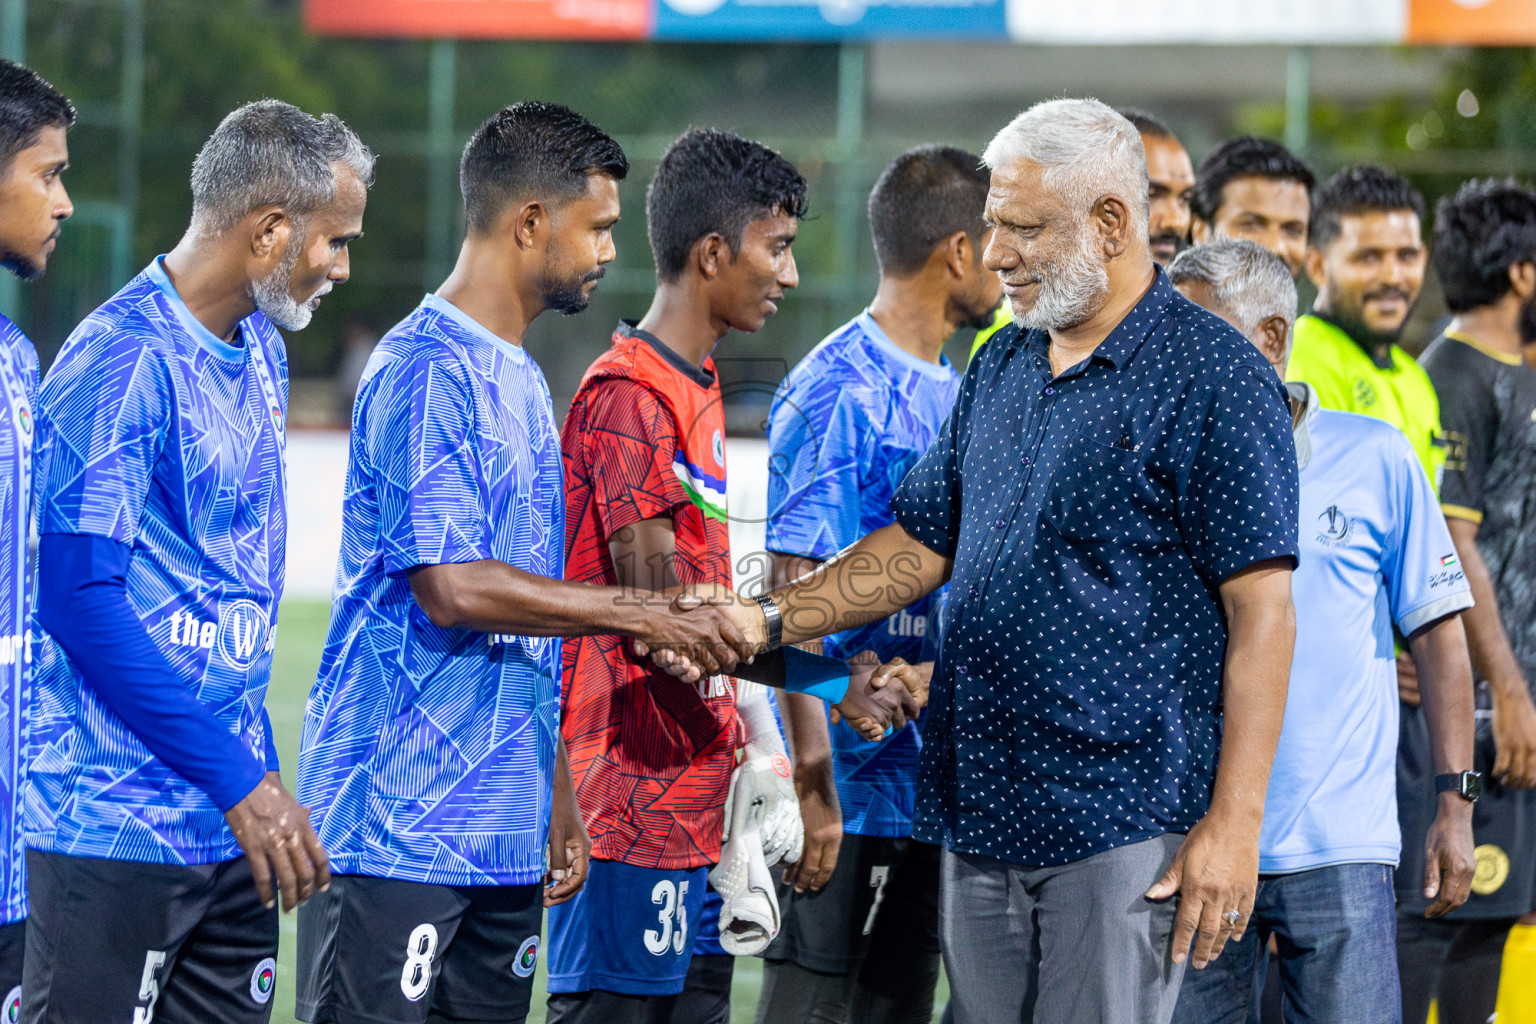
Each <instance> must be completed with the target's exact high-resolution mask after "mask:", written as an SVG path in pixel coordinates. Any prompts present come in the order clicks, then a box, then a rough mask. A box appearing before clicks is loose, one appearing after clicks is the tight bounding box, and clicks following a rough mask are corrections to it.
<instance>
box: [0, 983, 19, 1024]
mask: <svg viewBox="0 0 1536 1024" xmlns="http://www.w3.org/2000/svg"><path fill="white" fill-rule="evenodd" d="M0 1019H3V1020H4V1021H5V1024H16V1022H17V1021H19V1020H21V986H20V985H13V986H11V990H10V991H9V992H7V993H6V994H5V1013H4V1017H3V1018H0Z"/></svg>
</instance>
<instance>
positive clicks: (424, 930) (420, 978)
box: [400, 924, 437, 1003]
mask: <svg viewBox="0 0 1536 1024" xmlns="http://www.w3.org/2000/svg"><path fill="white" fill-rule="evenodd" d="M436 955H437V928H436V927H434V926H433V925H430V924H419V925H417V926H416V929H415V930H414V931H412V932H411V937H410V938H409V939H406V940H405V966H404V967H403V968H401V969H400V991H401V992H402V993H404V994H405V998H407V999H409V1000H410V1001H411V1002H413V1003H414V1002H416V1001H417V1000H418V999H420V998H421V997H422V996H424V995H426V994H427V989H428V988H429V987H430V986H431V984H432V958H433V957H434V956H436Z"/></svg>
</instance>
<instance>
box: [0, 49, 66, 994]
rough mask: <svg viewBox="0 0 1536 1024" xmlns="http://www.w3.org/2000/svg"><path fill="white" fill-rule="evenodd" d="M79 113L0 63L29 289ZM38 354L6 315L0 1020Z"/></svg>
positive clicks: (15, 240)
mask: <svg viewBox="0 0 1536 1024" xmlns="http://www.w3.org/2000/svg"><path fill="white" fill-rule="evenodd" d="M74 121H75V108H74V107H72V106H71V105H70V103H69V100H67V99H65V98H64V97H63V95H61V94H60V93H59V91H58V90H56V89H55V88H54V87H53V86H51V85H49V84H48V83H47V82H45V81H43V80H42V79H41V78H39V77H38V76H37V75H36V74H35V73H34V72H32V71H29V70H28V69H27V68H24V67H22V66H21V65H20V64H15V63H13V62H11V61H8V60H0V263H3V264H4V266H5V269H7V270H9V271H10V272H11V273H13V274H15V275H16V276H17V277H19V278H21V279H22V280H24V281H28V280H32V279H33V278H36V277H38V276H40V275H41V274H42V273H43V270H44V268H45V267H46V266H47V265H48V257H49V256H50V255H51V254H52V253H53V249H54V246H55V244H56V243H57V241H58V237H59V230H60V227H61V225H62V223H63V222H64V220H65V219H66V218H68V217H69V215H70V214H71V213H72V212H73V210H74V208H73V207H72V206H71V205H70V202H69V195H68V194H67V193H66V192H65V191H64V180H63V174H64V169H65V167H67V166H68V164H69V144H68V140H67V138H66V133H67V132H68V131H69V126H70V125H72V124H74ZM37 389H38V372H37V350H36V349H34V348H33V347H32V342H31V341H29V340H28V339H27V336H26V335H24V334H22V333H21V330H20V328H18V327H17V326H16V325H15V324H13V323H11V321H10V320H8V319H6V317H5V316H4V314H0V993H4V1001H3V1002H0V1020H6V1021H11V1020H16V1019H18V1014H19V1013H20V1009H21V970H22V950H23V948H24V936H25V932H26V927H27V926H26V920H25V918H26V916H27V890H26V882H25V876H24V873H23V862H24V858H23V852H22V840H21V783H22V780H23V778H24V776H25V769H26V759H25V758H26V751H25V750H24V749H23V744H24V743H25V742H26V736H25V733H24V731H23V723H24V721H25V718H24V715H23V708H24V707H25V703H26V690H27V687H28V685H29V682H30V671H31V667H32V647H31V643H30V641H29V639H28V633H29V632H30V619H31V615H32V586H31V573H30V572H29V567H28V565H27V560H28V559H27V540H28V537H29V535H30V534H31V532H32V439H33V436H34V434H35V433H36V431H35V427H34V414H33V408H34V407H35V406H36V404H37Z"/></svg>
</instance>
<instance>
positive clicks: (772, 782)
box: [725, 681, 805, 865]
mask: <svg viewBox="0 0 1536 1024" xmlns="http://www.w3.org/2000/svg"><path fill="white" fill-rule="evenodd" d="M736 714H737V717H738V718H739V719H740V720H741V724H742V729H743V731H744V732H745V734H746V739H747V745H746V758H745V760H743V761H742V763H741V764H740V765H739V766H738V767H737V769H736V772H735V774H734V775H732V776H731V794H730V796H728V797H727V798H726V805H725V839H726V840H729V839H730V838H731V828H732V821H733V819H734V814H733V813H732V812H733V807H734V805H735V803H736V802H737V801H738V800H748V801H753V802H760V803H761V804H762V809H761V817H760V818H759V819H758V821H757V828H758V831H759V833H760V834H761V836H762V839H763V861H764V863H765V864H769V865H772V864H777V863H778V862H779V861H781V860H782V861H786V862H788V863H791V864H792V863H794V862H795V861H797V860H799V859H800V854H801V852H802V850H803V848H804V846H805V826H804V824H803V823H802V822H801V821H800V799H799V797H798V796H797V795H796V793H795V784H794V779H793V775H794V772H793V770H792V768H791V766H790V762H789V755H788V754H787V753H786V752H785V749H784V737H783V735H782V734H780V732H779V726H778V722H777V721H775V719H774V715H773V705H772V704H770V703H769V698H768V690H767V688H766V687H763V686H759V685H758V684H756V683H749V682H746V681H742V682H739V683H738V684H737V691H736Z"/></svg>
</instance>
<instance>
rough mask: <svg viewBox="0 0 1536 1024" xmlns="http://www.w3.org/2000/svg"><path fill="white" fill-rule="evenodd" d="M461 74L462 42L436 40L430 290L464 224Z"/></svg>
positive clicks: (443, 273)
mask: <svg viewBox="0 0 1536 1024" xmlns="http://www.w3.org/2000/svg"><path fill="white" fill-rule="evenodd" d="M457 76H458V44H457V43H456V42H454V40H452V39H434V40H432V54H431V58H430V62H429V64H428V66H427V259H426V264H425V274H426V280H425V281H424V283H423V286H424V287H425V288H426V289H427V290H428V291H431V290H432V289H433V288H436V287H437V285H438V282H440V281H442V279H443V278H445V277H447V276H448V272H449V271H450V270H452V269H453V259H454V256H455V255H456V254H455V253H454V242H455V240H456V236H457V234H458V228H459V226H460V221H459V217H460V209H459V204H458V203H457V202H455V189H454V186H455V184H457V182H456V178H457V171H458V160H457V159H456V157H457V150H456V148H455V146H454V135H453V100H454V91H455V84H456V80H457Z"/></svg>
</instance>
